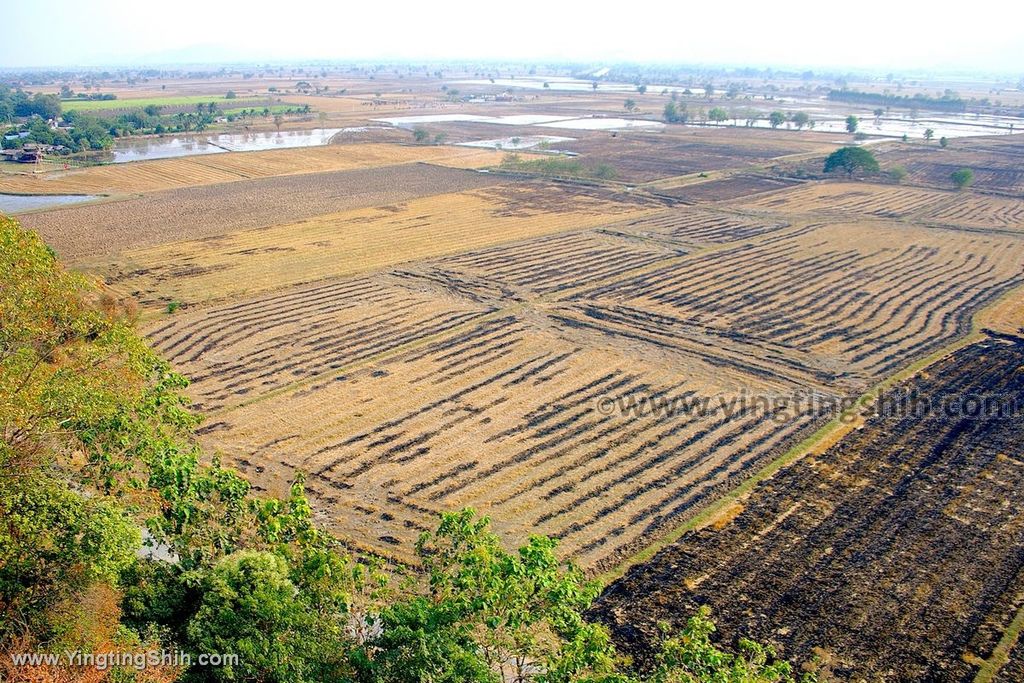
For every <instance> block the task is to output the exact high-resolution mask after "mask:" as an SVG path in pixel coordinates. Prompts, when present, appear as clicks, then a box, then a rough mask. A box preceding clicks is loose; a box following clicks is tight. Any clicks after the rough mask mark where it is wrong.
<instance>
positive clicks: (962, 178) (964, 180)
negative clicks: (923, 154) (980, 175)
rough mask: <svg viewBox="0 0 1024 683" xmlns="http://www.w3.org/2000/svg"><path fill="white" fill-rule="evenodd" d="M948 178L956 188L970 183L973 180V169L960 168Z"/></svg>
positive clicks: (961, 187)
mask: <svg viewBox="0 0 1024 683" xmlns="http://www.w3.org/2000/svg"><path fill="white" fill-rule="evenodd" d="M949 177H950V179H951V180H952V181H953V184H954V185H956V188H957V189H958V190H962V189H964V188H965V187H968V186H970V185H971V183H973V182H974V171H972V170H971V169H969V168H961V169H958V170H956V171H953V172H952V173H951V174H950V176H949Z"/></svg>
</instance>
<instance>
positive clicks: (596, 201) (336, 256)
mask: <svg viewBox="0 0 1024 683" xmlns="http://www.w3.org/2000/svg"><path fill="white" fill-rule="evenodd" d="M652 210H654V209H653V205H651V204H648V203H645V202H641V201H639V200H637V201H631V202H629V203H624V202H613V201H610V200H608V199H604V198H601V197H600V196H598V195H596V194H594V195H591V194H586V193H583V192H574V193H571V192H568V191H566V190H565V189H563V188H559V187H557V186H554V185H548V184H544V183H534V184H525V185H516V186H510V185H506V186H501V187H496V188H490V189H483V190H475V191H470V192H461V193H450V194H439V195H436V196H431V197H425V198H422V199H414V200H411V201H409V202H406V203H402V204H397V205H384V206H376V207H372V208H366V209H356V210H350V211H342V212H339V213H332V214H325V215H318V216H316V217H313V218H310V219H307V220H303V221H298V222H294V223H282V224H277V225H273V226H268V227H265V228H259V229H255V230H245V231H240V232H232V233H228V234H222V235H216V236H211V237H207V238H204V239H201V240H191V241H184V242H172V243H168V244H163V245H158V246H153V247H148V248H143V249H136V250H128V251H125V252H123V253H122V254H121V255H120V256H119V257H118V258H117V259H116V260H114V261H113V262H111V263H107V264H100V263H93V264H92V266H91V267H92V268H93V269H96V270H98V271H99V272H101V273H102V274H104V275H105V277H106V278H107V281H108V283H110V284H111V286H113V287H114V288H115V289H116V290H117V291H119V292H121V293H124V294H130V295H132V296H134V297H136V298H137V299H139V300H140V301H141V302H142V303H143V304H144V305H150V306H151V305H163V304H166V303H167V302H169V301H178V302H180V303H183V304H186V305H194V304H200V303H206V302H210V301H218V300H223V299H230V298H233V297H239V296H248V295H251V294H254V293H258V292H261V291H266V290H270V289H277V288H281V287H286V286H289V285H294V284H298V283H303V282H310V281H313V280H318V279H323V278H328V277H337V276H343V275H353V274H356V273H361V272H366V271H369V270H373V269H377V268H383V267H386V266H393V265H395V264H397V263H401V262H403V261H408V260H412V259H416V258H424V257H435V256H441V255H445V254H451V253H455V252H458V251H464V250H467V249H472V248H479V247H484V246H487V245H490V244H495V243H500V242H509V241H513V240H518V239H523V238H527V237H533V236H537V235H545V234H549V233H557V232H564V231H567V230H581V229H584V228H588V227H592V226H594V225H597V224H600V223H603V222H606V221H608V220H609V218H613V217H615V216H617V215H640V214H643V213H645V212H649V211H652Z"/></svg>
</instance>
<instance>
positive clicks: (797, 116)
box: [790, 111, 811, 130]
mask: <svg viewBox="0 0 1024 683" xmlns="http://www.w3.org/2000/svg"><path fill="white" fill-rule="evenodd" d="M790 120H791V121H792V122H793V125H794V126H796V129H797V130H802V129H803V127H804V126H806V125H807V124H808V123H810V122H811V117H810V116H808V114H807V112H803V111H798V112H794V113H793V115H792V116H791V117H790Z"/></svg>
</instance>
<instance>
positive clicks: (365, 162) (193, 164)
mask: <svg viewBox="0 0 1024 683" xmlns="http://www.w3.org/2000/svg"><path fill="white" fill-rule="evenodd" d="M500 160H501V155H500V154H498V153H497V152H492V151H488V150H479V149H475V150H474V149H468V148H465V147H449V146H446V147H439V146H412V145H387V144H373V143H367V144H353V145H326V146H324V147H312V148H303V149H286V150H273V151H268V152H229V153H227V154H210V155H201V156H192V157H180V158H175V159H157V160H154V161H140V162H134V163H130V164H117V165H115V164H110V165H106V166H90V167H86V168H81V169H75V170H68V171H56V172H51V173H44V174H23V175H10V174H4V175H0V193H3V192H6V193H13V194H112V195H121V194H138V193H143V192H156V191H159V190H170V189H175V188H179V187H193V186H196V185H212V184H216V183H227V182H233V181H242V180H251V179H253V178H266V177H270V176H283V175H293V174H299V173H319V172H324V171H347V170H352V169H361V168H377V167H381V166H392V165H395V164H408V163H414V162H440V163H442V164H444V165H446V166H452V167H456V168H479V167H483V166H491V165H494V164H496V163H498V162H499V161H500Z"/></svg>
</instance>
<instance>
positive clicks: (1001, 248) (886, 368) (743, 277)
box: [565, 221, 1024, 386]
mask: <svg viewBox="0 0 1024 683" xmlns="http://www.w3.org/2000/svg"><path fill="white" fill-rule="evenodd" d="M640 223H641V224H642V221H640ZM1022 281H1024V240H1021V239H1019V238H1017V237H1014V236H995V235H978V234H973V233H966V232H962V231H958V230H939V229H935V228H916V227H912V226H907V225H896V224H890V225H887V224H884V223H876V222H872V223H830V224H807V225H794V226H793V227H791V228H788V229H785V230H776V231H770V232H767V233H765V234H764V236H763V237H762V238H761V239H758V240H755V241H750V242H744V243H739V244H735V245H729V246H725V247H723V248H719V249H716V250H714V251H706V252H701V253H698V254H693V255H692V256H689V257H687V258H684V259H682V260H681V261H679V262H676V263H673V264H671V265H669V266H666V267H664V268H656V269H651V270H648V271H646V272H643V273H641V274H638V275H635V276H632V277H629V278H625V279H622V280H619V281H617V282H609V283H606V284H604V285H602V286H599V287H596V288H593V289H591V290H590V291H587V292H584V293H580V294H577V295H575V296H574V299H575V301H574V302H573V303H572V305H571V307H567V308H566V309H565V315H567V316H568V317H569V318H571V319H573V320H576V321H577V322H578V324H582V325H586V326H588V327H592V328H595V329H601V330H605V331H607V332H608V333H609V334H621V335H626V336H629V337H634V338H640V339H648V340H651V341H652V342H658V343H666V344H672V345H677V344H684V345H686V346H687V347H688V348H691V349H693V350H694V352H699V353H704V354H711V355H721V356H725V357H732V358H736V359H740V358H742V359H743V362H744V363H746V364H748V365H749V366H751V367H757V368H759V372H765V373H770V374H774V373H782V374H789V373H793V372H797V373H799V374H800V376H802V377H804V378H805V381H807V382H809V383H811V385H812V386H814V385H816V384H819V383H824V384H825V385H830V384H832V383H835V382H841V383H843V384H848V385H851V386H863V385H865V384H866V383H869V382H871V381H873V380H875V379H877V378H880V377H883V376H885V375H886V374H887V373H890V372H893V371H894V370H896V369H898V368H899V367H901V366H902V365H904V364H906V363H908V362H909V360H910V359H911V358H913V357H915V356H916V355H919V354H920V353H922V351H924V350H926V349H929V348H934V347H936V346H939V345H942V344H944V343H949V342H950V341H951V340H953V339H955V338H956V337H958V336H960V335H963V334H965V333H966V331H967V330H968V329H969V326H970V317H971V315H972V314H973V313H974V312H975V311H976V310H978V309H979V308H980V307H981V306H982V305H984V304H985V303H987V302H989V301H992V300H994V299H995V298H996V297H998V296H999V295H1000V294H1002V293H1003V292H1005V291H1007V290H1008V289H1010V288H1012V287H1014V286H1016V285H1018V284H1020V283H1021V282H1022Z"/></svg>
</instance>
